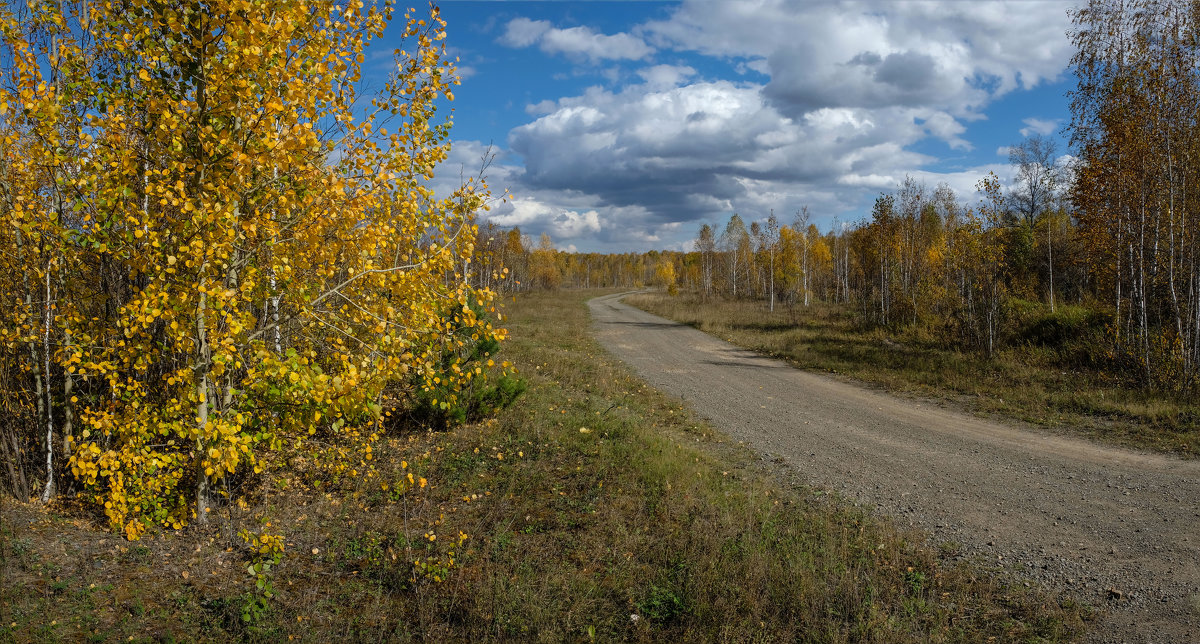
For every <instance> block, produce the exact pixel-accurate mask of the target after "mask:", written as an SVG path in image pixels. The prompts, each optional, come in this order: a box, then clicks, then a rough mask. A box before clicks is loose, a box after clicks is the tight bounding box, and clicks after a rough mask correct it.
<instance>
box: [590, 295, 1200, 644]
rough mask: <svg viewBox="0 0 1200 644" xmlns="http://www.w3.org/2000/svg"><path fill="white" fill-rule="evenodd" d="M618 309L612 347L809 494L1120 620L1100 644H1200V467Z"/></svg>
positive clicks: (605, 330)
mask: <svg viewBox="0 0 1200 644" xmlns="http://www.w3.org/2000/svg"><path fill="white" fill-rule="evenodd" d="M619 299H620V297H619V296H614V297H606V298H598V299H596V300H593V301H592V302H591V307H592V311H593V316H594V318H595V320H596V327H597V335H598V337H599V338H600V340H601V342H602V343H603V344H604V345H605V346H606V347H607V348H608V349H609V350H610V351H612V352H613V353H614V354H615V355H616V356H618V357H619V358H621V359H622V360H624V361H626V362H627V363H628V364H630V365H631V366H632V367H633V368H634V369H635V370H636V371H637V372H638V373H639V374H640V375H642V377H644V378H646V379H647V381H649V382H650V383H651V384H652V385H654V386H655V387H657V388H659V389H661V390H662V391H664V392H667V393H670V394H672V395H674V396H677V397H680V398H682V399H683V400H685V401H686V402H687V403H688V404H689V405H690V406H691V407H692V408H694V409H695V410H696V412H697V413H698V414H700V415H701V416H703V417H705V418H706V419H708V420H710V421H711V422H712V423H713V425H714V426H715V427H717V428H718V429H719V430H721V431H723V432H726V433H727V434H728V435H730V436H731V437H732V438H735V439H737V440H739V441H743V442H744V443H745V444H746V445H747V446H749V447H751V448H752V449H754V450H756V451H757V452H758V453H760V454H761V455H762V456H763V458H767V459H772V460H777V461H779V462H780V463H783V464H786V465H787V468H788V470H790V471H791V472H793V473H794V475H795V478H796V480H797V481H799V482H802V483H805V484H812V485H817V486H820V487H823V488H826V489H831V490H835V491H838V492H840V493H842V494H844V495H846V496H848V497H850V498H852V499H855V500H857V501H859V502H860V503H862V504H864V505H865V506H867V507H876V508H878V510H879V511H880V512H881V513H883V514H885V515H888V516H892V517H895V518H896V519H898V520H900V521H907V522H910V523H911V524H912V525H914V526H917V527H920V528H923V529H925V530H928V531H930V532H931V533H932V534H933V535H934V540H935V542H938V543H941V544H942V548H943V550H945V551H947V552H953V553H956V554H962V555H967V556H968V557H970V558H978V557H982V558H983V559H984V560H986V561H991V562H995V563H997V564H998V565H1004V566H1007V567H1010V568H1012V569H1014V570H1017V571H1020V572H1022V573H1023V574H1024V575H1025V576H1026V577H1027V578H1028V579H1030V580H1031V581H1036V582H1044V583H1047V584H1049V585H1050V586H1051V587H1055V588H1059V589H1061V590H1063V591H1068V592H1071V593H1074V594H1076V595H1077V596H1078V597H1080V598H1081V599H1082V600H1083V601H1086V602H1089V603H1093V604H1096V605H1101V606H1106V607H1108V608H1110V609H1111V611H1110V612H1109V614H1108V615H1107V617H1106V618H1105V619H1104V620H1103V621H1102V622H1101V623H1100V624H1099V625H1097V627H1096V628H1095V629H1094V630H1092V631H1091V632H1090V638H1091V640H1092V641H1098V642H1104V641H1112V642H1125V641H1154V642H1184V641H1196V640H1197V639H1200V539H1198V538H1197V537H1196V535H1197V534H1200V507H1197V505H1196V499H1197V498H1200V462H1197V461H1195V460H1190V461H1189V460H1180V459H1178V458H1175V457H1171V456H1165V455H1154V454H1145V453H1140V452H1134V451H1130V450H1126V449H1122V448H1118V447H1108V446H1105V445H1101V444H1097V443H1093V442H1088V441H1084V440H1080V439H1073V438H1069V437H1063V436H1055V435H1047V434H1046V433H1045V432H1034V431H1029V430H1028V429H1027V428H1025V429H1023V428H1018V427H1014V426H1012V425H1009V424H1001V423H996V422H992V421H989V420H986V419H981V418H978V417H976V416H972V415H968V414H963V413H959V412H954V411H949V410H946V409H941V408H939V407H938V406H937V405H936V404H930V403H928V402H920V401H915V400H905V399H899V398H895V397H893V396H890V395H886V394H883V393H880V392H877V391H872V390H869V389H866V388H864V387H862V386H858V385H854V384H849V383H846V382H843V381H841V380H838V379H834V378H831V377H828V376H823V375H818V374H813V373H808V372H805V371H801V370H797V369H794V368H792V367H791V366H789V365H788V364H787V363H785V362H782V361H778V360H772V359H769V358H766V357H763V356H760V355H757V354H755V353H753V352H751V351H748V350H745V349H740V348H738V347H735V346H733V345H730V344H728V343H726V342H723V341H721V340H718V339H716V338H713V337H712V336H709V335H707V334H705V333H702V332H700V331H698V330H695V329H692V328H689V327H686V326H683V325H680V324H676V323H673V322H670V321H669V320H666V319H663V318H660V317H657V316H653V315H650V314H648V313H645V312H643V311H640V310H637V309H634V308H633V307H630V306H628V305H625V304H623V303H621V302H620V301H619Z"/></svg>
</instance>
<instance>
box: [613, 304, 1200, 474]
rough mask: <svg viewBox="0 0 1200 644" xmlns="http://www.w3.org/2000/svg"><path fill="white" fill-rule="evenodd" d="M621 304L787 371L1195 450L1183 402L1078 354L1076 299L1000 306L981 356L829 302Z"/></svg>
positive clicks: (935, 333) (1082, 312)
mask: <svg viewBox="0 0 1200 644" xmlns="http://www.w3.org/2000/svg"><path fill="white" fill-rule="evenodd" d="M625 301H626V302H627V303H629V304H631V305H633V306H637V307H639V308H642V309H644V310H646V311H649V312H651V313H654V314H656V315H660V316H663V317H666V318H669V319H672V320H676V321H679V322H683V323H685V324H688V325H690V326H693V327H696V328H697V329H700V330H702V331H705V332H706V333H711V334H713V335H716V336H718V337H720V338H722V339H724V340H727V341H729V342H732V343H734V344H737V345H739V346H742V347H746V348H748V349H752V350H755V351H758V352H761V353H764V354H767V355H770V356H774V357H778V358H783V359H785V360H787V361H789V362H791V363H792V364H794V365H796V366H797V367H800V368H804V369H809V370H812V371H821V372H826V373H831V374H837V375H839V376H844V377H847V378H851V379H854V380H858V381H861V382H864V383H869V384H871V385H875V386H878V387H881V388H883V389H886V390H888V391H891V392H895V393H900V394H903V395H907V396H912V397H918V398H925V399H935V400H939V401H942V402H944V403H947V404H950V405H953V406H957V407H961V408H964V409H966V410H969V411H972V412H975V413H980V414H984V415H989V416H995V417H1000V418H1012V419H1017V420H1021V421H1026V422H1030V423H1035V424H1038V425H1042V426H1045V427H1048V428H1052V429H1054V430H1056V431H1063V432H1070V433H1079V434H1083V435H1087V436H1091V437H1094V438H1097V439H1099V440H1103V441H1106V442H1112V443H1117V444H1123V445H1128V446H1134V447H1139V448H1145V449H1152V450H1157V451H1165V452H1174V453H1177V454H1179V455H1181V456H1184V457H1189V458H1192V457H1195V456H1196V455H1197V448H1200V404H1198V403H1197V402H1196V400H1195V399H1193V398H1189V397H1184V396H1176V395H1170V394H1165V393H1162V392H1156V391H1153V390H1148V389H1146V388H1144V387H1139V386H1137V385H1136V384H1131V383H1130V382H1129V381H1128V380H1127V379H1122V378H1120V377H1114V375H1113V374H1111V373H1108V372H1106V371H1104V370H1102V369H1098V368H1096V367H1095V366H1094V363H1092V362H1091V361H1090V360H1089V359H1088V356H1089V355H1091V353H1092V352H1094V351H1095V350H1096V347H1097V345H1098V344H1100V343H1102V342H1103V333H1104V331H1103V328H1102V327H1097V325H1096V324H1095V323H1094V322H1090V321H1089V318H1090V317H1091V316H1092V315H1093V314H1092V313H1091V312H1090V311H1089V310H1088V309H1086V308H1083V307H1071V306H1060V307H1058V311H1057V312H1056V313H1054V314H1051V313H1050V311H1049V310H1048V309H1047V308H1046V307H1043V306H1040V305H1037V304H1034V303H1024V305H1023V306H1024V309H1023V310H1022V309H1019V308H1018V309H1015V310H1014V311H1013V312H1012V315H1013V316H1014V318H1016V320H1017V321H1016V322H1015V323H1014V325H1013V326H1014V328H1015V331H1014V337H1011V338H1006V339H1005V342H1004V346H1003V348H1001V349H999V350H997V351H996V352H995V353H994V354H993V355H992V356H991V357H987V356H985V355H983V354H981V353H979V352H977V351H971V350H964V349H963V348H962V347H960V346H956V345H955V344H954V343H952V342H947V338H946V335H945V334H944V333H943V332H942V330H941V329H939V328H937V327H935V326H932V325H925V326H911V325H910V326H904V327H901V328H898V329H889V328H887V327H883V326H879V325H874V324H870V323H869V322H866V321H864V319H863V318H862V316H861V315H859V314H858V313H857V312H856V311H855V310H854V309H853V308H851V307H849V306H846V305H841V304H829V303H818V304H813V305H811V306H809V307H804V306H796V305H788V306H777V307H776V310H775V311H774V312H772V311H770V310H768V307H767V305H766V304H765V303H763V302H761V301H758V302H756V301H751V300H732V299H724V298H713V299H709V300H707V301H705V300H704V298H702V297H701V296H700V295H699V294H696V293H685V294H682V295H679V296H678V297H673V296H669V295H667V294H665V293H638V294H634V295H630V296H628V297H626V298H625Z"/></svg>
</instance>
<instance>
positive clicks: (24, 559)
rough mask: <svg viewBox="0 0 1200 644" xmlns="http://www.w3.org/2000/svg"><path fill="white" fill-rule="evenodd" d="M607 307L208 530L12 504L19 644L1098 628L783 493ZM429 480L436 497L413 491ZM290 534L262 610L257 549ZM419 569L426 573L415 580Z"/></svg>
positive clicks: (12, 587) (1010, 633)
mask: <svg viewBox="0 0 1200 644" xmlns="http://www.w3.org/2000/svg"><path fill="white" fill-rule="evenodd" d="M598 294H599V293H595V292H592V293H579V292H570V293H562V294H552V295H530V296H527V297H522V298H519V299H518V300H516V302H515V303H509V304H508V306H507V308H508V316H509V317H508V320H507V325H508V328H509V329H510V331H511V340H510V341H509V343H508V344H507V346H506V348H505V354H504V357H505V358H507V359H509V360H511V361H513V362H514V363H516V364H517V365H518V367H519V368H520V370H521V375H522V377H523V378H524V379H525V380H526V382H527V383H528V385H529V389H528V391H527V392H526V393H525V394H524V396H522V397H521V398H520V399H518V401H517V402H516V403H515V404H514V405H513V406H512V407H511V408H509V409H508V410H506V411H504V412H502V413H501V414H500V416H499V417H498V418H495V419H493V420H489V421H487V422H484V423H479V424H474V425H469V426H464V427H460V428H457V429H455V430H452V431H448V432H437V433H434V432H424V431H416V432H412V433H408V434H403V435H396V436H390V437H387V438H386V439H385V440H384V441H383V442H382V443H381V444H380V445H379V446H378V447H377V449H376V451H375V454H374V461H373V462H374V464H375V465H374V467H375V471H376V472H377V473H378V475H377V476H375V477H374V478H371V479H366V478H363V477H341V478H330V477H328V476H326V475H324V474H322V471H321V469H320V467H318V466H317V464H314V463H304V462H299V461H298V460H297V461H293V462H291V463H289V464H282V463H281V464H279V465H277V467H276V468H275V469H274V470H273V471H274V473H273V474H272V475H271V476H269V477H263V478H261V479H258V480H253V481H248V482H247V483H246V484H245V489H244V490H243V494H242V496H243V497H244V498H245V499H246V502H245V507H239V504H230V505H228V506H226V507H223V508H221V510H220V512H219V513H218V514H219V517H218V519H217V520H215V521H214V522H213V524H212V525H211V526H210V527H209V528H208V529H200V528H195V527H193V528H189V529H186V530H184V531H182V532H178V533H176V532H166V533H161V534H157V535H149V534H148V535H147V536H146V537H144V538H143V540H141V541H139V542H127V541H125V540H124V539H122V538H120V537H118V536H116V535H113V534H111V533H107V532H104V531H102V530H100V529H98V528H97V527H96V526H97V522H96V520H95V517H89V516H86V515H84V514H82V513H81V511H80V510H79V509H78V508H76V507H74V506H73V505H72V504H70V503H65V504H61V505H55V506H52V507H51V508H49V509H48V510H46V509H42V508H40V507H36V506H33V505H26V504H14V503H13V502H12V501H11V500H5V501H4V502H3V503H4V505H3V507H2V508H0V520H2V524H0V536H2V541H0V556H2V559H0V582H2V583H0V640H8V641H17V642H29V641H39V642H40V641H87V640H92V641H117V640H120V641H125V640H132V641H194V640H210V641H225V640H245V641H289V640H297V641H343V640H350V641H384V640H394V641H407V640H434V641H463V640H520V641H529V640H539V641H555V642H558V641H585V642H586V641H612V640H633V641H676V640H683V641H726V642H755V641H756V642H772V641H811V642H889V643H891V642H952V641H961V642H988V641H1020V642H1055V641H1071V640H1073V639H1075V638H1076V637H1077V636H1078V635H1079V634H1080V633H1081V632H1082V629H1083V628H1084V623H1085V619H1086V618H1087V617H1088V614H1089V613H1088V609H1086V608H1085V607H1081V606H1078V605H1076V604H1074V603H1073V602H1072V601H1071V600H1070V599H1067V598H1061V597H1055V596H1052V595H1049V594H1046V593H1044V592H1041V591H1039V590H1038V589H1036V588H1033V589H1029V588H1027V587H1026V586H1025V584H1024V583H1023V582H1015V581H1011V580H1009V579H1007V578H1006V577H1004V576H1002V575H1001V574H1000V573H997V572H994V571H987V570H984V569H982V568H979V567H975V566H974V565H972V564H968V563H964V562H959V561H955V558H954V556H953V553H952V552H950V551H949V550H948V549H946V548H942V549H940V550H939V549H937V548H931V547H929V546H927V545H926V544H925V543H924V542H923V540H922V537H921V536H920V535H918V534H914V533H910V532H906V531H904V530H901V529H899V528H897V527H895V526H894V525H892V524H891V523H889V522H887V521H886V520H882V519H879V518H875V517H871V516H868V515H865V514H864V513H863V512H861V511H859V510H857V509H854V508H853V507H851V506H849V505H848V504H846V503H843V502H841V501H839V500H837V499H834V498H830V497H829V495H827V494H823V493H821V492H820V491H815V490H807V489H794V488H791V487H788V486H784V485H781V484H779V483H778V482H777V480H776V478H775V477H774V475H773V473H772V472H771V471H770V470H768V469H765V467H766V466H763V465H761V464H760V462H759V461H757V460H756V459H754V458H753V455H751V454H749V453H748V452H747V451H746V450H744V449H743V448H740V447H738V446H737V445H731V444H730V443H729V442H728V441H726V440H725V439H723V438H722V436H721V435H720V434H718V433H716V432H715V431H714V430H713V429H711V428H710V427H708V426H706V425H704V424H703V423H702V422H700V421H698V420H697V419H696V418H694V417H692V416H691V415H690V414H689V412H688V410H687V409H685V408H683V407H682V406H681V405H680V404H678V403H677V402H676V401H674V400H671V399H668V398H666V397H664V396H662V395H660V394H658V393H656V392H655V391H653V390H651V389H650V388H648V387H647V386H646V385H645V384H644V383H643V382H641V381H640V380H638V379H637V378H635V377H633V376H631V375H630V373H629V372H628V371H627V370H626V369H625V368H623V367H622V366H621V365H619V364H617V363H615V362H614V361H613V360H612V359H610V358H609V357H608V356H607V355H605V354H604V353H603V351H602V350H601V349H600V348H599V347H598V345H596V344H595V342H594V341H593V340H592V339H591V338H590V336H589V335H588V319H587V311H586V307H585V306H584V301H585V300H586V299H587V298H588V297H590V296H594V295H598ZM409 473H413V474H414V475H415V478H414V480H419V479H420V478H425V479H427V480H428V483H429V484H428V486H426V487H421V486H420V485H412V486H411V487H410V486H407V485H406V484H405V483H404V481H405V480H406V479H407V476H408V474H409ZM243 528H250V529H253V530H255V531H259V532H270V533H277V534H281V535H283V537H284V539H285V540H286V551H285V553H284V557H283V560H282V561H281V562H280V563H279V564H278V565H276V566H275V567H274V568H273V569H272V570H271V571H270V575H269V577H268V579H269V581H270V583H271V585H272V586H273V588H274V590H275V594H274V596H273V597H272V598H271V599H269V600H267V601H265V602H264V601H260V600H259V599H258V595H256V594H255V593H254V592H253V590H252V588H253V580H252V578H251V577H250V576H249V575H247V572H246V566H247V564H248V563H249V562H250V561H251V558H252V553H250V552H248V550H247V549H246V548H245V546H244V545H243V544H242V542H241V540H240V539H238V538H237V537H235V536H234V534H235V533H236V532H237V530H239V529H243ZM414 561H415V562H418V563H417V564H414Z"/></svg>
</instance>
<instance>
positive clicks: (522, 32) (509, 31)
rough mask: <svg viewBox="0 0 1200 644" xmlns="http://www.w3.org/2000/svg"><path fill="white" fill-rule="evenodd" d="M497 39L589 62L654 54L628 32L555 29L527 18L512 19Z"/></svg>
mask: <svg viewBox="0 0 1200 644" xmlns="http://www.w3.org/2000/svg"><path fill="white" fill-rule="evenodd" d="M499 42H500V43H501V44H503V45H507V46H509V47H517V48H520V47H529V46H531V45H534V44H536V45H537V46H538V48H539V49H541V50H542V51H544V52H546V53H547V54H563V55H565V56H568V57H571V58H575V59H583V60H587V61H588V62H591V63H596V62H599V61H603V60H639V59H642V58H645V57H647V56H649V55H650V54H653V53H654V48H653V47H651V46H649V45H647V44H646V42H645V41H644V40H642V39H641V38H639V37H637V36H634V35H631V34H627V33H618V34H613V35H607V34H599V33H596V32H594V31H592V30H591V29H590V28H589V27H568V28H566V29H559V28H557V27H554V26H553V25H552V24H551V23H550V22H548V21H546V20H530V19H529V18H514V19H513V20H511V21H509V23H508V25H507V26H506V27H505V29H504V34H503V35H501V36H500V39H499Z"/></svg>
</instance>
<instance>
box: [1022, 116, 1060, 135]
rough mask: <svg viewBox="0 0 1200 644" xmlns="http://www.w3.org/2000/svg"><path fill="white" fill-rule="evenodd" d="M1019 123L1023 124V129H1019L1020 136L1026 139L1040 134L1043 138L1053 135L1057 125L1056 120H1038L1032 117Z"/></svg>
mask: <svg viewBox="0 0 1200 644" xmlns="http://www.w3.org/2000/svg"><path fill="white" fill-rule="evenodd" d="M1021 122H1022V123H1024V124H1025V127H1023V128H1021V136H1026V137H1028V136H1033V135H1034V134H1041V135H1043V136H1046V135H1049V134H1053V133H1054V131H1055V130H1057V129H1058V123H1059V121H1058V119H1039V118H1033V117H1030V118H1027V119H1022V120H1021Z"/></svg>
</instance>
